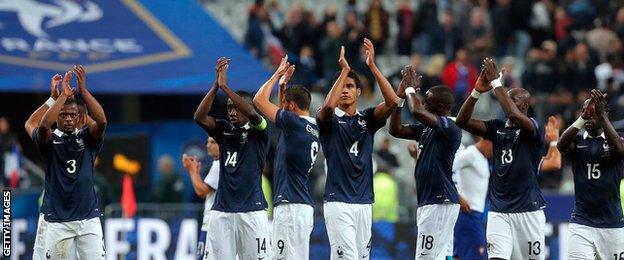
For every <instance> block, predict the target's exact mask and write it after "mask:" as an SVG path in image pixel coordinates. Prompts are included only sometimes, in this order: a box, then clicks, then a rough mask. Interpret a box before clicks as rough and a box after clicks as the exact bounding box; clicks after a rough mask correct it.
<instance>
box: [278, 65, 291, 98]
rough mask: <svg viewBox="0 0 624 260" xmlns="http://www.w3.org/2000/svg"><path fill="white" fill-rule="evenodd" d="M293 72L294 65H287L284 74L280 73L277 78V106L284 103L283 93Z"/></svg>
mask: <svg viewBox="0 0 624 260" xmlns="http://www.w3.org/2000/svg"><path fill="white" fill-rule="evenodd" d="M294 73H295V65H290V66H288V70H286V74H284V75H282V77H281V78H280V79H279V92H278V93H277V100H279V107H280V108H284V105H285V104H286V99H285V93H286V87H287V85H288V82H289V81H290V79H291V78H292V76H293V74H294Z"/></svg>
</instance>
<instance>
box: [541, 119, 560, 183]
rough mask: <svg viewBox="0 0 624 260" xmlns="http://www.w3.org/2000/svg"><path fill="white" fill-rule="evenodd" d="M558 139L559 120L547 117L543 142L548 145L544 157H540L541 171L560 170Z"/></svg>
mask: <svg viewBox="0 0 624 260" xmlns="http://www.w3.org/2000/svg"><path fill="white" fill-rule="evenodd" d="M558 139H559V120H558V119H557V118H556V117H554V116H550V117H548V123H547V124H546V134H545V136H544V140H545V141H546V143H547V144H549V147H548V152H547V153H546V156H544V157H542V169H541V170H542V171H554V170H559V169H561V153H560V152H559V150H558V149H557V140H558Z"/></svg>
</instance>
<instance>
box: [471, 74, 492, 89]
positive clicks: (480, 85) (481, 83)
mask: <svg viewBox="0 0 624 260" xmlns="http://www.w3.org/2000/svg"><path fill="white" fill-rule="evenodd" d="M484 71H485V69H482V70H481V72H480V73H479V77H478V78H477V82H476V83H475V89H476V90H477V91H479V92H480V93H485V92H488V91H490V90H491V89H492V86H491V85H490V84H489V82H486V81H487V79H486V78H485V72H484Z"/></svg>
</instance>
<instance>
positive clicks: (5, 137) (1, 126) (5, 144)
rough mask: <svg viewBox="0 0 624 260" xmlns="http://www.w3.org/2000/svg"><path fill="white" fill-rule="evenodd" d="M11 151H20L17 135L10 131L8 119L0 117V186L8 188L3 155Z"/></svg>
mask: <svg viewBox="0 0 624 260" xmlns="http://www.w3.org/2000/svg"><path fill="white" fill-rule="evenodd" d="M13 149H18V150H19V149H20V145H19V140H18V139H17V135H16V134H15V133H14V132H12V131H11V124H10V123H9V118H7V117H6V116H0V173H1V174H0V180H3V179H4V181H0V184H3V186H4V187H9V186H11V185H9V183H8V181H9V180H8V178H6V177H7V176H6V175H5V169H4V160H5V154H6V153H11V152H12V151H13Z"/></svg>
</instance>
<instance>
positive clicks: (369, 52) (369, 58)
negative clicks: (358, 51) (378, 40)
mask: <svg viewBox="0 0 624 260" xmlns="http://www.w3.org/2000/svg"><path fill="white" fill-rule="evenodd" d="M364 51H365V52H366V65H368V66H369V67H370V66H374V65H375V46H373V42H371V41H370V40H369V39H368V38H364Z"/></svg>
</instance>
